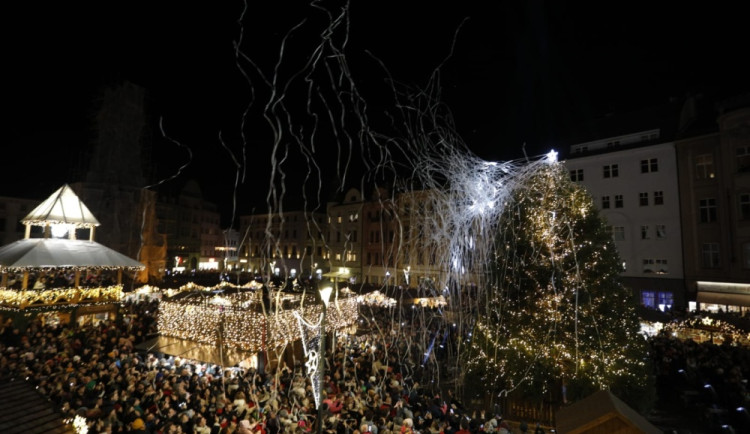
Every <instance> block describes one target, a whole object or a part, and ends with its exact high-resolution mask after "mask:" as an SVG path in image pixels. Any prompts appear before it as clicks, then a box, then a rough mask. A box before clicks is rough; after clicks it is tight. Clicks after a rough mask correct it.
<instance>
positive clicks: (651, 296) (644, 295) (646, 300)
mask: <svg viewBox="0 0 750 434" xmlns="http://www.w3.org/2000/svg"><path fill="white" fill-rule="evenodd" d="M641 304H643V305H644V306H646V307H652V308H654V309H655V308H656V293H655V292H654V291H643V292H641Z"/></svg>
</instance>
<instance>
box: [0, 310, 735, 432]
mask: <svg viewBox="0 0 750 434" xmlns="http://www.w3.org/2000/svg"><path fill="white" fill-rule="evenodd" d="M368 309H369V308H368ZM375 309H376V310H377V309H378V308H377V307H376V308H375ZM383 309H384V311H383V312H376V311H375V312H368V315H366V316H367V317H368V318H371V319H372V321H374V323H371V324H369V327H368V325H367V324H364V325H362V326H361V327H360V330H361V331H363V332H362V333H360V334H358V335H356V336H349V337H347V338H340V339H337V340H335V341H334V343H333V345H331V347H332V348H333V351H328V352H327V356H328V357H327V358H326V365H327V368H326V374H327V375H326V376H325V378H324V382H323V390H322V392H321V395H322V397H321V400H322V401H323V405H322V408H323V412H322V415H323V428H324V431H325V432H329V433H357V434H368V433H369V434H390V433H398V434H401V433H407V434H408V433H422V434H428V433H429V434H438V433H446V434H452V433H460V434H469V433H479V432H500V433H503V432H534V433H538V432H543V431H544V429H543V427H541V426H539V425H538V424H536V423H535V422H536V421H528V422H529V424H527V423H526V422H524V421H515V422H514V423H512V424H511V423H509V422H508V421H506V420H504V419H503V417H502V415H501V414H499V413H500V412H497V411H493V412H487V413H485V412H484V411H482V410H478V409H471V408H468V406H465V405H464V404H463V403H462V402H461V400H460V399H457V398H456V397H455V396H453V394H452V393H451V390H450V388H442V389H441V388H440V387H437V384H438V383H439V378H438V377H436V373H435V372H431V371H429V369H430V368H429V366H426V364H425V363H424V354H425V347H426V345H425V343H424V342H420V338H421V337H422V336H424V334H423V333H422V332H421V330H422V329H428V328H430V327H431V326H430V323H429V321H427V320H426V319H425V318H411V321H407V322H402V323H401V328H399V329H398V330H392V327H391V326H392V321H391V319H390V318H389V316H388V315H386V314H385V312H386V311H385V308H383ZM157 312H158V302H157V301H153V300H132V301H127V302H124V303H123V304H122V305H121V306H120V312H119V314H118V315H117V320H115V321H100V322H98V323H96V324H88V325H84V326H79V325H77V324H76V323H71V324H65V325H61V324H51V323H50V324H46V325H43V324H42V322H41V321H40V320H39V319H38V318H37V319H33V320H31V321H30V322H28V324H26V325H25V326H24V327H22V328H19V327H18V326H17V325H14V324H13V323H12V322H11V321H6V323H5V324H3V325H2V330H0V382H5V381H28V382H30V383H31V384H32V385H33V386H35V387H36V388H37V389H38V391H39V393H41V394H43V395H44V396H45V397H47V398H48V399H49V400H50V401H51V403H52V404H53V405H54V406H55V408H56V409H57V410H58V411H59V412H60V413H61V416H62V417H63V418H66V419H71V418H73V417H75V416H76V415H78V416H81V417H84V418H85V419H86V421H87V423H88V425H89V432H102V433H109V432H112V433H117V432H135V433H196V434H208V433H211V434H214V433H242V434H248V433H260V434H267V433H268V434H276V433H308V432H311V431H313V430H316V429H317V423H319V421H318V408H317V406H316V404H315V400H314V397H313V388H312V384H311V382H310V378H309V377H308V376H307V374H306V366H305V361H304V360H298V359H293V358H292V359H293V360H290V358H288V357H287V358H282V359H281V361H279V363H278V364H275V365H274V368H273V369H271V368H270V366H268V367H263V366H262V365H261V366H260V367H259V368H257V369H256V368H247V369H244V368H241V367H239V366H234V367H220V366H216V365H210V364H206V363H202V362H199V361H193V360H184V359H183V360H181V359H179V358H174V357H171V356H169V355H166V354H161V353H154V352H149V351H148V350H138V349H137V346H138V344H141V343H143V342H144V341H146V340H147V339H148V338H149V337H151V336H154V335H155V334H156V332H157V326H156V322H157V321H156V318H157V317H156V315H157ZM378 318H380V319H378ZM368 328H369V329H370V330H372V332H369V333H368V332H367V329H368ZM418 331H419V332H418ZM434 332H435V333H434V335H435V336H436V337H437V340H441V336H445V334H446V333H447V331H446V330H441V329H439V328H436V329H435V330H434ZM650 343H651V356H652V360H653V363H654V367H655V375H656V378H657V383H658V386H659V389H660V390H661V391H663V392H664V393H672V394H674V396H672V398H677V397H678V396H679V397H681V398H682V405H683V407H684V408H687V409H690V408H691V407H690V406H693V407H692V408H696V409H697V408H700V409H701V411H703V412H704V413H705V418H706V423H710V424H713V425H724V424H731V425H732V426H747V427H749V428H750V417H748V415H747V411H746V410H744V409H745V408H747V407H748V406H750V388H748V384H747V373H748V372H750V352H748V351H747V349H745V348H742V347H739V346H735V345H731V344H729V343H725V344H722V345H713V344H711V343H697V342H694V341H691V340H681V339H676V338H674V337H672V336H669V335H667V334H660V335H657V336H653V337H651V338H650ZM434 356H435V357H438V358H439V357H440V354H439V352H438V351H435V355H434ZM444 357H445V358H446V359H449V358H450V356H449V355H446V356H444ZM285 360H287V361H289V363H288V364H287V362H285ZM427 365H429V364H427ZM440 370H443V371H445V370H447V366H442V367H440ZM743 417H744V418H743ZM518 422H521V423H520V425H519V423H518ZM529 425H532V426H529ZM534 425H536V426H534Z"/></svg>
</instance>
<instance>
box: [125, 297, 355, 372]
mask: <svg viewBox="0 0 750 434" xmlns="http://www.w3.org/2000/svg"><path fill="white" fill-rule="evenodd" d="M331 305H332V306H331V307H330V308H329V309H328V314H327V315H328V317H327V318H328V319H327V322H328V327H329V330H331V331H346V330H348V331H353V330H354V329H355V327H356V321H357V317H358V314H359V311H358V300H357V298H356V297H355V296H353V295H348V294H347V295H342V296H339V297H338V298H337V299H336V305H335V306H334V304H333V302H332V303H331ZM322 311H323V305H322V304H321V302H320V300H318V299H317V297H316V294H315V291H310V292H307V293H289V292H283V291H278V290H274V289H271V290H270V291H269V292H267V293H266V296H265V297H264V290H263V289H262V287H258V286H255V285H247V286H245V287H237V286H234V285H229V284H227V285H224V289H220V290H216V289H211V288H207V289H202V288H193V289H190V290H185V291H180V292H177V293H174V294H172V295H171V296H168V297H164V298H162V300H161V302H160V303H159V317H158V330H159V336H158V337H157V338H155V339H152V340H151V341H147V342H146V343H144V345H141V346H140V347H141V348H142V349H148V350H149V351H153V352H163V353H166V354H170V355H173V356H179V357H181V358H183V359H193V360H199V361H202V362H208V363H214V364H217V365H221V366H233V365H237V364H239V365H240V366H246V367H251V366H252V367H255V366H257V363H258V355H261V356H262V357H264V359H265V360H264V363H269V364H274V363H276V360H277V359H278V358H279V357H284V355H286V356H288V355H289V353H290V351H291V352H292V353H295V354H297V353H298V352H299V348H297V347H298V346H299V345H300V339H301V338H303V336H302V331H301V329H300V326H299V322H298V319H297V316H300V317H302V318H303V319H305V320H308V321H310V322H315V321H318V318H319V317H320V315H321V314H322ZM295 357H296V356H295Z"/></svg>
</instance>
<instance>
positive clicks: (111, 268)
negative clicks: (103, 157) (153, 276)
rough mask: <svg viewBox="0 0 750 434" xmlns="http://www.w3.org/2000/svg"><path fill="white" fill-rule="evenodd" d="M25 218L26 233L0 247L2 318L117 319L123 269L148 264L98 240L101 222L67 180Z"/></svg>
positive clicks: (64, 320) (23, 319) (45, 320)
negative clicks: (80, 237) (19, 238)
mask: <svg viewBox="0 0 750 434" xmlns="http://www.w3.org/2000/svg"><path fill="white" fill-rule="evenodd" d="M21 223H22V224H23V225H24V226H25V227H26V231H25V235H24V238H23V239H21V240H18V241H15V242H13V243H11V244H8V245H5V246H3V247H2V248H0V273H2V277H1V278H2V281H1V282H0V319H2V321H3V322H5V321H7V320H8V319H12V320H13V321H14V322H25V321H28V320H29V319H31V318H33V317H41V319H42V321H43V322H45V323H47V322H60V323H68V322H70V321H78V322H79V323H84V322H91V321H94V322H96V321H98V320H102V319H114V318H115V316H116V313H117V306H118V304H119V302H120V299H121V297H122V272H123V271H133V272H135V271H139V270H143V269H144V268H145V266H144V265H143V264H141V263H140V262H138V261H135V260H133V259H131V258H129V257H127V256H125V255H122V254H121V253H119V252H116V251H114V250H112V249H110V248H108V247H106V246H103V245H101V244H99V243H97V242H96V241H94V231H95V228H96V226H99V222H98V221H97V219H96V218H95V217H94V216H93V214H92V213H91V212H90V211H89V209H88V208H87V207H86V205H85V204H84V203H83V202H82V201H81V200H80V199H79V198H78V196H77V195H76V194H75V192H73V190H72V189H71V188H70V187H69V186H68V185H67V184H65V185H63V186H62V187H61V188H60V189H58V190H57V191H56V192H55V193H53V194H52V195H51V196H50V197H49V198H48V199H47V200H45V201H43V202H42V203H41V204H40V205H39V206H37V207H36V208H34V210H32V211H31V212H30V213H29V214H28V215H27V216H26V217H25V218H24V219H23V220H21ZM35 229H36V231H34V230H35ZM79 234H86V235H88V237H87V238H88V239H77V236H78V235H79ZM33 235H36V236H33Z"/></svg>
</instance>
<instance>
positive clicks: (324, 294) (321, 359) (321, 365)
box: [317, 286, 333, 434]
mask: <svg viewBox="0 0 750 434" xmlns="http://www.w3.org/2000/svg"><path fill="white" fill-rule="evenodd" d="M318 292H319V293H320V299H321V300H322V301H323V316H322V317H321V319H320V348H319V351H320V354H319V355H318V372H317V374H318V394H319V395H321V396H320V398H319V399H318V434H320V433H322V432H323V400H322V398H323V396H322V393H323V377H324V374H325V368H326V359H325V358H326V312H327V311H328V301H329V300H330V299H331V293H332V292H333V288H332V287H330V286H326V287H324V288H320V289H319V290H318Z"/></svg>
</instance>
